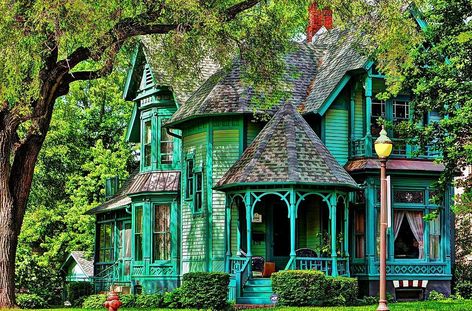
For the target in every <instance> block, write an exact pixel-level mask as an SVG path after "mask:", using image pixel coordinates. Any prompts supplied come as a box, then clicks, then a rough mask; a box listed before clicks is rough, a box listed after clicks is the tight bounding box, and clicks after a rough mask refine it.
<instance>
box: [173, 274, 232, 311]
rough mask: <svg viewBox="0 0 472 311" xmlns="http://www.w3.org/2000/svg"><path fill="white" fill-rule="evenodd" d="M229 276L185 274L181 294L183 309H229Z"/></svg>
mask: <svg viewBox="0 0 472 311" xmlns="http://www.w3.org/2000/svg"><path fill="white" fill-rule="evenodd" d="M228 285H229V274H227V273H220V272H191V273H187V274H184V276H183V278H182V286H181V289H180V291H178V293H179V300H180V304H181V306H182V307H183V308H197V309H213V310H222V309H225V308H226V307H227V304H228V303H227V298H228Z"/></svg>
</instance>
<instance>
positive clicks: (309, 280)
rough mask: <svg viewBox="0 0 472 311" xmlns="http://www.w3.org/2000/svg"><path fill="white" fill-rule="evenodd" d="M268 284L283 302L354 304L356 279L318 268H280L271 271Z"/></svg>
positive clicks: (333, 304) (355, 299)
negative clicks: (327, 274)
mask: <svg viewBox="0 0 472 311" xmlns="http://www.w3.org/2000/svg"><path fill="white" fill-rule="evenodd" d="M272 288H273V290H274V293H276V294H277V295H278V297H279V303H280V304H281V305H285V306H320V305H325V306H346V305H355V304H358V303H359V301H358V299H357V294H358V289H359V288H358V284H357V279H354V278H347V277H326V276H325V275H324V273H323V272H321V271H312V270H297V271H280V272H277V273H274V274H273V275H272Z"/></svg>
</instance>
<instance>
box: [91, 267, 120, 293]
mask: <svg viewBox="0 0 472 311" xmlns="http://www.w3.org/2000/svg"><path fill="white" fill-rule="evenodd" d="M103 266H104V267H105V268H104V269H103V270H102V271H100V272H98V273H97V275H95V276H94V277H93V283H94V287H95V291H96V292H100V291H108V290H110V286H112V285H113V282H115V281H116V280H118V273H119V271H118V261H115V262H114V263H112V264H108V265H103Z"/></svg>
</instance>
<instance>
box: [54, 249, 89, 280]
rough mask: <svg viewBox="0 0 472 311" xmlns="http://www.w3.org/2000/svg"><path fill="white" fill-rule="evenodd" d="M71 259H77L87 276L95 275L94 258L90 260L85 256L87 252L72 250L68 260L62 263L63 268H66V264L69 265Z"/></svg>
mask: <svg viewBox="0 0 472 311" xmlns="http://www.w3.org/2000/svg"><path fill="white" fill-rule="evenodd" d="M71 261H75V262H76V263H77V265H78V266H79V268H80V269H81V270H82V272H83V273H84V274H85V275H86V276H88V277H93V260H88V259H87V258H86V256H85V252H81V251H73V252H71V253H70V255H69V256H68V257H67V259H66V261H65V262H64V263H63V264H62V267H61V270H65V268H66V266H67V265H69V264H70V262H71Z"/></svg>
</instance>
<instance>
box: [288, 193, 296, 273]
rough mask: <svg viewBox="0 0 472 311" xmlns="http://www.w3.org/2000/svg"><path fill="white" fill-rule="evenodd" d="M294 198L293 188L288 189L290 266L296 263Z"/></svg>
mask: <svg viewBox="0 0 472 311" xmlns="http://www.w3.org/2000/svg"><path fill="white" fill-rule="evenodd" d="M295 199H296V193H295V191H294V190H293V189H291V191H290V207H289V208H290V212H289V215H290V262H292V267H290V268H291V269H293V266H294V265H295V264H296V262H295V257H296V256H297V255H296V252H295V247H296V246H295V231H296V228H295V226H296V217H297V211H296V205H295Z"/></svg>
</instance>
